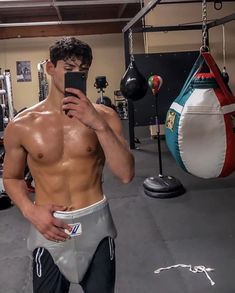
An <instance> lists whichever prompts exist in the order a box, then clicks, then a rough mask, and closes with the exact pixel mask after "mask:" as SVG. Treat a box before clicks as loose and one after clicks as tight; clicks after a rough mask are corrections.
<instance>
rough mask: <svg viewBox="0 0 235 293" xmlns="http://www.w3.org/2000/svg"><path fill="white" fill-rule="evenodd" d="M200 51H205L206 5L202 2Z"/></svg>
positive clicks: (204, 1)
mask: <svg viewBox="0 0 235 293" xmlns="http://www.w3.org/2000/svg"><path fill="white" fill-rule="evenodd" d="M202 49H204V50H207V49H208V47H207V5H206V0H202Z"/></svg>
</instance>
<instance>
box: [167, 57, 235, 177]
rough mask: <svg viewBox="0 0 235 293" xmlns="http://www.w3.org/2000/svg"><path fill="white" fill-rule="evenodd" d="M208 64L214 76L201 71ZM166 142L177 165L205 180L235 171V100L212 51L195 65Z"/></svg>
mask: <svg viewBox="0 0 235 293" xmlns="http://www.w3.org/2000/svg"><path fill="white" fill-rule="evenodd" d="M204 62H206V64H207V66H208V67H209V69H210V73H202V72H200V71H201V69H202V65H203V63H204ZM165 135H166V142H167V145H168V148H169V150H170V151H171V153H172V155H173V157H174V158H175V160H176V161H177V163H178V164H179V165H180V166H181V167H182V168H183V169H184V170H185V171H187V172H189V173H191V174H192V175H195V176H198V177H201V178H217V177H224V176H227V175H229V174H230V173H232V172H233V171H234V170H235V98H234V96H233V95H232V93H231V91H230V90H229V88H228V87H227V85H226V84H225V83H224V81H223V79H222V77H221V72H220V70H219V68H218V67H217V65H216V63H215V61H214V59H213V58H212V56H211V55H210V53H208V52H202V53H201V54H200V56H199V57H198V59H197V61H196V62H195V64H194V66H193V68H192V70H191V72H190V74H189V76H188V78H187V80H186V82H185V84H184V86H183V88H182V90H181V92H180V94H179V96H178V97H177V98H176V99H175V101H174V102H173V103H172V105H171V106H170V109H169V110H168V112H167V117H166V123H165Z"/></svg>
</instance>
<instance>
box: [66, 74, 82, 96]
mask: <svg viewBox="0 0 235 293" xmlns="http://www.w3.org/2000/svg"><path fill="white" fill-rule="evenodd" d="M69 87H71V88H75V89H79V90H80V91H82V92H83V93H84V94H85V95H86V73H85V72H83V71H68V72H65V75H64V88H69ZM68 96H71V93H68V92H65V97H68Z"/></svg>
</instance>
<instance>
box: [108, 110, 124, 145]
mask: <svg viewBox="0 0 235 293" xmlns="http://www.w3.org/2000/svg"><path fill="white" fill-rule="evenodd" d="M107 122H108V124H109V126H110V127H111V128H112V130H113V132H114V133H115V134H116V136H117V137H118V139H119V140H120V141H121V142H122V143H123V144H124V145H125V146H128V144H127V141H126V140H125V138H124V135H123V129H122V123H121V120H120V118H119V116H118V115H117V113H116V112H114V113H112V114H111V115H110V117H109V118H108V121H107Z"/></svg>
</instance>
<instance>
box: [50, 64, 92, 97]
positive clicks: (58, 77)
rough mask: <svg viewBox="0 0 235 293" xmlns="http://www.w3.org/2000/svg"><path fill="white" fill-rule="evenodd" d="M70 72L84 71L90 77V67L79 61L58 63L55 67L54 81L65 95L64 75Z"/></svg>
mask: <svg viewBox="0 0 235 293" xmlns="http://www.w3.org/2000/svg"><path fill="white" fill-rule="evenodd" d="M69 71H74V72H75V71H83V72H85V73H86V76H87V75H88V71H89V66H88V65H86V64H82V62H81V60H78V59H67V60H65V61H64V60H59V61H57V64H56V66H55V67H54V72H53V75H52V79H53V82H54V85H55V87H56V88H57V89H58V90H59V91H60V92H61V93H63V94H64V74H65V72H69Z"/></svg>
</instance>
